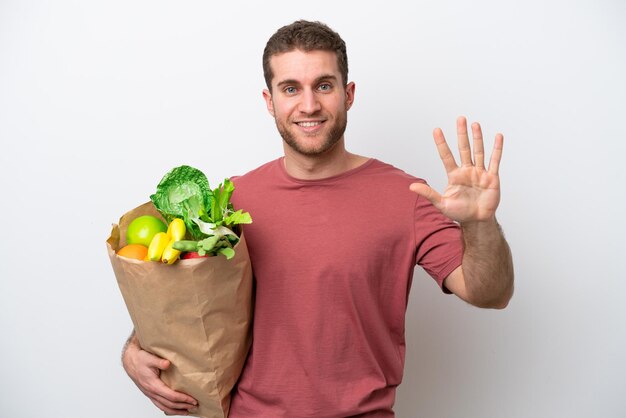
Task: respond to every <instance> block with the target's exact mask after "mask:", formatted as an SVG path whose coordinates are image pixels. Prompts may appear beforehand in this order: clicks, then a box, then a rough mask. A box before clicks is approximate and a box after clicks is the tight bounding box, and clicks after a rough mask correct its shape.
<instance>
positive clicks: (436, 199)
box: [409, 183, 441, 208]
mask: <svg viewBox="0 0 626 418" xmlns="http://www.w3.org/2000/svg"><path fill="white" fill-rule="evenodd" d="M409 189H411V191H413V192H415V193H417V194H418V195H420V196H422V197H423V198H425V199H426V200H428V201H429V202H430V203H432V204H433V205H434V206H435V207H436V208H439V207H440V206H441V195H440V194H439V193H437V192H436V191H435V190H434V189H433V188H432V187H430V186H429V185H428V184H424V183H413V184H411V185H410V186H409Z"/></svg>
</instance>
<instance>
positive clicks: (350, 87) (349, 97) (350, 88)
mask: <svg viewBox="0 0 626 418" xmlns="http://www.w3.org/2000/svg"><path fill="white" fill-rule="evenodd" d="M355 89H356V86H355V84H354V81H351V82H349V83H348V84H347V85H346V110H350V108H351V107H352V104H353V103H354V91H355Z"/></svg>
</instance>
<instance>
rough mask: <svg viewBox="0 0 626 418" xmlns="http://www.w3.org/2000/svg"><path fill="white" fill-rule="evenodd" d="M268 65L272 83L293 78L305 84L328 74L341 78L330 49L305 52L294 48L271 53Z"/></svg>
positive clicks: (335, 58)
mask: <svg viewBox="0 0 626 418" xmlns="http://www.w3.org/2000/svg"><path fill="white" fill-rule="evenodd" d="M270 67H271V68H272V73H273V74H274V78H273V79H272V85H276V84H278V83H280V82H282V81H285V80H295V81H298V82H300V83H302V84H306V83H307V82H313V81H315V80H317V79H318V78H319V77H323V76H329V75H333V76H335V77H336V78H337V79H338V80H340V79H341V73H340V71H339V66H338V64H337V56H336V54H335V53H334V52H331V51H320V50H315V51H309V52H305V51H302V50H299V49H295V50H293V51H289V52H284V53H282V54H277V55H273V56H272V57H271V58H270Z"/></svg>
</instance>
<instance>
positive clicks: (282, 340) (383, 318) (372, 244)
mask: <svg viewBox="0 0 626 418" xmlns="http://www.w3.org/2000/svg"><path fill="white" fill-rule="evenodd" d="M233 181H234V182H235V186H236V189H235V193H234V195H233V204H234V206H235V208H237V209H243V210H245V211H249V212H250V214H251V215H252V218H253V223H252V224H251V225H246V226H245V234H246V241H247V243H248V247H249V251H250V257H251V260H252V268H253V272H254V277H255V284H256V298H255V311H254V322H253V343H252V348H251V352H250V355H249V357H248V359H247V362H246V365H245V367H244V371H243V374H242V376H241V378H240V381H239V383H238V385H237V386H236V388H235V390H234V391H233V398H232V404H231V412H230V417H231V418H250V417H255V418H256V417H268V418H279V417H289V418H301V417H302V418H304V417H312V418H313V417H314V418H325V417H329V418H330V417H349V416H365V415H366V416H373V417H393V416H394V415H393V411H392V406H393V404H394V400H395V391H396V386H397V385H398V384H400V382H401V380H402V373H403V368H404V357H405V338H404V324H405V312H406V307H407V300H408V292H409V289H410V286H411V280H412V277H413V270H414V267H415V264H416V263H417V264H419V265H421V266H422V267H423V268H424V269H425V270H426V271H427V272H428V273H429V274H430V275H431V276H432V277H433V278H434V279H435V280H436V281H437V283H439V285H441V284H442V282H443V280H444V279H445V278H446V277H447V276H448V275H449V274H450V273H451V272H452V271H453V270H454V269H455V268H457V267H458V266H460V265H461V260H462V252H463V251H462V243H461V235H460V229H459V227H458V225H457V224H455V223H454V222H452V221H451V220H450V219H448V218H446V217H445V216H443V215H442V214H441V213H440V212H439V211H438V210H437V209H435V208H434V207H433V206H432V205H431V204H430V202H428V201H427V200H426V199H423V198H421V197H418V195H417V194H415V193H413V192H411V191H410V190H409V184H411V183H413V182H416V181H422V180H419V179H416V178H415V177H412V176H409V175H408V174H406V173H404V172H403V171H400V170H398V169H397V168H395V167H393V166H391V165H388V164H385V163H382V162H380V161H378V160H375V159H370V160H368V161H367V162H366V163H364V164H363V165H361V166H360V167H358V168H355V169H353V170H350V171H348V172H345V173H343V174H340V175H338V176H334V177H330V178H326V179H322V180H299V179H295V178H293V177H291V176H289V174H287V172H286V171H285V168H284V162H283V159H282V158H280V159H278V160H275V161H272V162H270V163H267V164H265V165H263V166H261V167H259V168H257V169H256V170H253V171H251V172H250V173H248V174H246V175H244V176H241V177H236V178H234V179H233Z"/></svg>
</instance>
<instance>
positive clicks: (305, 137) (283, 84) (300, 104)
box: [263, 49, 367, 179]
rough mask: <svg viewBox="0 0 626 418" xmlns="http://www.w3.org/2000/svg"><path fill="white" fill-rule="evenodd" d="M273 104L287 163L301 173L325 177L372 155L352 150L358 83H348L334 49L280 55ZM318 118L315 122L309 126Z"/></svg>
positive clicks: (267, 95) (269, 100)
mask: <svg viewBox="0 0 626 418" xmlns="http://www.w3.org/2000/svg"><path fill="white" fill-rule="evenodd" d="M270 65H271V66H272V70H273V71H274V78H273V79H272V83H271V91H270V90H267V89H266V90H264V91H263V98H264V99H265V103H266V106H267V110H268V112H269V113H270V115H272V116H273V117H274V119H275V122H276V127H277V128H278V131H279V133H280V134H281V136H282V137H283V150H284V152H285V159H284V161H285V168H286V169H287V172H288V173H289V174H290V175H292V176H293V177H296V178H301V179H319V178H325V177H330V176H333V175H336V174H340V173H342V172H344V171H347V170H349V169H352V168H354V167H357V166H359V165H360V164H362V163H364V162H365V161H367V158H365V157H362V156H358V155H355V154H352V153H349V152H348V151H346V148H345V143H344V135H343V134H344V131H345V128H346V123H347V113H348V110H350V108H351V107H352V104H353V103H354V93H355V84H354V83H348V84H346V85H343V83H342V82H341V73H340V72H339V68H338V66H337V59H336V56H335V54H334V53H333V52H329V51H310V52H304V51H300V50H297V49H296V50H294V51H290V52H286V53H283V54H279V55H274V56H273V57H272V58H271V60H270ZM305 123H313V124H314V126H306V125H305Z"/></svg>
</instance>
